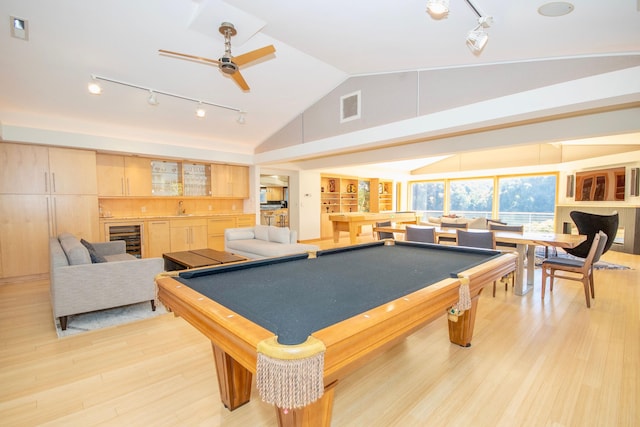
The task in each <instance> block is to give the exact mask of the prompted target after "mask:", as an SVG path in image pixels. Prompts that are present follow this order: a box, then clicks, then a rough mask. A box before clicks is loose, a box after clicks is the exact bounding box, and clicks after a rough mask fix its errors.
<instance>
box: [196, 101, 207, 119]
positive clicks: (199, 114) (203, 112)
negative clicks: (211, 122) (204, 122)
mask: <svg viewBox="0 0 640 427" xmlns="http://www.w3.org/2000/svg"><path fill="white" fill-rule="evenodd" d="M206 115H207V110H205V109H204V108H202V102H199V103H198V108H196V117H198V118H200V119H201V118H203V117H204V116H206Z"/></svg>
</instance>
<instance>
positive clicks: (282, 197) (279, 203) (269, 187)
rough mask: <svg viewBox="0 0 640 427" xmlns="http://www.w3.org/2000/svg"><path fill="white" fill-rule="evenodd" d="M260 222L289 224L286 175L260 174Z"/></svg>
mask: <svg viewBox="0 0 640 427" xmlns="http://www.w3.org/2000/svg"><path fill="white" fill-rule="evenodd" d="M260 224H263V225H276V226H279V227H288V226H289V176H288V175H260Z"/></svg>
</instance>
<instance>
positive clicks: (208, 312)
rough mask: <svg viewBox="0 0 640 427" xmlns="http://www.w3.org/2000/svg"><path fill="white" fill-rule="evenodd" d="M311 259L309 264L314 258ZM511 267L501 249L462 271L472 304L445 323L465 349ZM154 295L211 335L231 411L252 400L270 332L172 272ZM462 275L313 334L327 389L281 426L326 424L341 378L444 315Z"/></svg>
mask: <svg viewBox="0 0 640 427" xmlns="http://www.w3.org/2000/svg"><path fill="white" fill-rule="evenodd" d="M311 262H312V261H311ZM515 268H516V257H515V255H513V254H504V255H501V256H500V257H498V258H494V259H492V260H490V261H488V262H487V263H484V264H483V265H481V266H478V267H474V268H471V269H468V270H466V271H464V272H462V273H461V274H462V275H464V276H467V277H469V282H470V284H469V289H470V294H471V298H472V306H471V309H470V310H468V311H466V312H465V313H464V314H463V315H462V316H461V317H460V318H459V320H458V322H451V321H449V338H450V340H451V342H453V343H455V344H458V345H461V346H469V345H470V342H471V339H472V336H473V328H474V323H475V313H476V309H477V304H478V298H479V296H480V293H481V292H482V289H483V288H484V286H485V285H486V284H489V283H492V282H493V281H494V280H497V279H499V278H501V277H502V276H504V275H505V274H507V273H509V272H511V271H513V270H514V269H515ZM156 282H157V284H158V297H159V299H160V300H161V301H162V302H163V303H164V304H165V306H166V307H167V308H169V309H170V310H171V311H173V312H174V313H175V314H176V315H178V316H181V317H183V318H184V319H185V320H186V321H187V322H189V323H190V324H191V325H193V326H194V327H195V328H197V329H198V330H199V331H200V332H202V333H203V334H204V335H205V336H206V337H208V338H209V339H210V340H211V342H212V346H213V353H214V359H215V363H216V372H217V374H218V382H219V386H220V394H221V399H222V401H223V403H224V405H225V406H226V407H227V408H228V409H230V410H234V409H236V408H237V407H239V406H241V405H243V404H244V403H247V402H248V401H249V400H250V393H251V381H252V374H254V373H255V372H256V365H257V352H256V348H257V346H258V343H259V342H260V341H262V340H264V339H266V338H269V337H273V333H272V332H270V331H268V330H266V329H264V328H262V327H260V326H258V325H256V324H254V323H253V322H251V321H249V320H248V319H245V318H244V317H242V316H240V315H238V314H237V313H235V312H233V311H231V310H229V309H227V308H226V307H224V306H222V305H220V304H218V303H216V302H215V301H212V300H211V299H209V298H206V297H204V296H203V295H201V294H200V293H198V292H196V291H193V290H192V289H190V288H189V287H188V286H185V285H182V284H181V283H180V282H177V281H176V280H174V279H172V278H170V277H159V278H157V279H156ZM459 286H460V280H459V279H457V278H448V279H444V280H441V281H439V282H437V283H434V284H431V285H430V286H427V287H425V288H423V289H420V290H418V291H416V292H413V293H411V294H409V295H407V296H405V297H402V298H398V299H396V300H393V301H390V302H388V303H386V304H383V305H381V306H378V307H376V308H374V309H371V310H368V311H366V312H364V313H361V314H359V315H357V316H354V317H352V318H350V319H346V320H344V321H342V322H339V323H336V324H335V325H331V326H329V327H327V328H324V329H322V330H319V331H317V332H314V333H313V334H312V335H313V336H314V337H316V338H318V339H320V340H321V341H322V342H323V343H324V344H325V346H326V353H325V362H324V385H325V394H324V396H323V397H322V398H320V399H319V400H317V401H316V402H314V403H312V404H310V405H307V406H305V407H303V408H297V409H289V410H287V409H282V408H277V407H276V413H277V418H278V423H279V425H280V426H307V427H310V426H329V425H330V423H331V410H332V405H333V388H334V386H335V385H336V384H337V383H338V381H339V380H340V379H341V378H344V377H345V376H346V375H348V374H349V373H350V372H352V371H354V370H356V369H358V368H359V367H361V366H363V365H364V364H365V363H367V362H368V361H370V360H371V359H373V358H374V357H376V356H377V355H379V354H380V353H382V352H384V351H385V350H387V349H388V348H391V347H392V346H394V345H395V344H397V343H398V342H400V341H402V340H403V339H404V338H405V337H407V336H408V335H410V334H411V333H413V332H415V331H416V330H418V329H420V328H422V327H423V326H425V325H426V324H428V323H430V322H431V321H433V320H435V319H437V318H439V317H441V316H443V315H445V314H446V312H447V309H448V308H449V307H451V306H452V305H453V304H455V303H456V302H457V301H458V289H459Z"/></svg>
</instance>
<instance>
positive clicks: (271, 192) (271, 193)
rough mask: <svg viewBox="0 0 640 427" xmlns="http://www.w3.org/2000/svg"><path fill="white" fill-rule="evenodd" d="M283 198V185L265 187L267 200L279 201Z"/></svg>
mask: <svg viewBox="0 0 640 427" xmlns="http://www.w3.org/2000/svg"><path fill="white" fill-rule="evenodd" d="M281 200H284V187H267V201H268V202H279V201H281Z"/></svg>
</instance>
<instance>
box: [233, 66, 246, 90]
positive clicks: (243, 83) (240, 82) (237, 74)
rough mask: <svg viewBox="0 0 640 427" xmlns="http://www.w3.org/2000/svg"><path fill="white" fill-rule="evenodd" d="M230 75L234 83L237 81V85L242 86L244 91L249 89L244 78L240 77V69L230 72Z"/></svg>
mask: <svg viewBox="0 0 640 427" xmlns="http://www.w3.org/2000/svg"><path fill="white" fill-rule="evenodd" d="M231 77H232V78H233V80H235V81H236V83H238V86H240V87H241V88H242V90H244V91H248V90H249V85H248V84H247V82H246V81H245V80H244V77H242V74H240V70H238V71H236V72H235V73H233V74H231Z"/></svg>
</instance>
